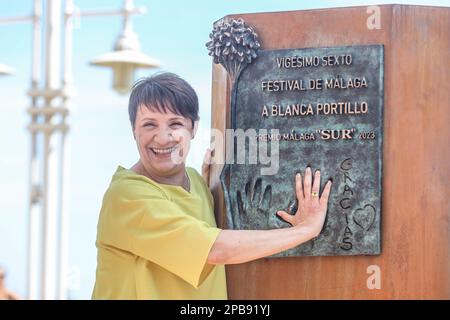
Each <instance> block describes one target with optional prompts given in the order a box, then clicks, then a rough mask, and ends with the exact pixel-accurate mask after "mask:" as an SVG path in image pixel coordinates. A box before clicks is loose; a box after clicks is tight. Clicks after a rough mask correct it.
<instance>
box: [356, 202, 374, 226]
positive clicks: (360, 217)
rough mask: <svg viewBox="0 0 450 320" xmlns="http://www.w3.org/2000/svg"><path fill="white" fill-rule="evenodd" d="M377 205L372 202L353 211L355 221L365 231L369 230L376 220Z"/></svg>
mask: <svg viewBox="0 0 450 320" xmlns="http://www.w3.org/2000/svg"><path fill="white" fill-rule="evenodd" d="M375 213H376V210H375V207H374V206H373V205H371V204H366V205H365V206H364V208H359V209H356V210H355V212H354V213H353V221H354V222H355V223H356V225H357V226H359V227H360V228H361V229H363V230H364V231H368V230H369V229H370V227H372V225H373V223H374V222H375Z"/></svg>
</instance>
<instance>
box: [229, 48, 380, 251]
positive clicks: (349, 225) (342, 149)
mask: <svg viewBox="0 0 450 320" xmlns="http://www.w3.org/2000/svg"><path fill="white" fill-rule="evenodd" d="M383 60H384V51H383V46H382V45H368V46H347V47H332V48H299V49H286V50H260V51H259V52H258V56H257V58H255V59H254V60H253V61H251V63H248V64H247V65H245V67H244V68H242V70H240V71H239V72H237V75H236V77H235V79H234V85H233V92H232V102H231V110H232V129H234V131H233V134H234V135H235V136H234V138H233V139H232V140H230V141H233V142H232V143H233V145H232V146H233V151H232V152H231V157H229V158H228V160H227V164H226V166H225V168H224V172H223V173H222V177H221V178H222V183H223V187H224V191H225V198H226V205H227V220H228V224H229V227H231V228H233V229H272V228H285V227H288V226H289V224H288V223H286V222H284V221H282V220H280V219H279V218H278V217H277V216H276V211H277V210H281V209H282V210H286V211H289V212H292V213H294V212H295V211H296V199H295V193H294V192H295V191H294V175H295V173H297V172H301V173H302V174H303V173H304V170H305V168H306V167H307V166H308V165H310V166H311V168H312V169H313V171H314V170H316V169H320V170H321V174H322V186H321V190H322V188H323V186H324V184H325V183H326V181H327V179H328V178H332V179H333V186H332V191H331V194H330V199H329V205H328V213H327V219H326V221H325V225H324V228H323V230H322V232H321V234H320V235H319V236H318V237H317V238H315V239H313V240H311V241H309V242H307V243H305V244H303V245H300V246H298V247H296V248H293V249H291V250H288V251H285V252H283V253H280V254H278V255H276V257H283V256H305V255H313V256H325V255H377V254H380V251H381V248H380V239H381V236H380V218H381V182H382V180H381V178H382V142H383ZM249 61H250V60H249ZM242 134H244V137H245V142H244V143H243V142H242V139H241V140H240V138H239V137H238V136H239V135H240V136H242ZM264 146H265V147H264ZM261 147H264V148H266V149H264V148H263V149H261ZM252 150H253V151H254V152H256V154H257V161H256V162H255V161H253V162H252V154H251V152H252ZM255 150H256V151H255ZM228 151H229V150H228ZM263 151H266V154H264V152H263ZM243 154H244V155H243ZM239 157H241V159H240V160H241V161H239ZM253 160H254V159H253ZM276 161H278V163H276Z"/></svg>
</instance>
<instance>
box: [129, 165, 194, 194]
mask: <svg viewBox="0 0 450 320" xmlns="http://www.w3.org/2000/svg"><path fill="white" fill-rule="evenodd" d="M131 170H133V171H134V172H136V173H137V174H140V175H143V176H146V177H147V178H150V179H152V180H153V181H156V182H158V183H161V184H169V185H174V186H180V187H182V188H184V189H185V190H186V191H189V189H190V185H189V178H188V176H187V173H186V168H185V166H184V164H183V167H182V170H178V171H177V172H175V173H173V174H171V175H168V176H160V175H157V174H155V173H150V172H149V171H148V170H146V169H145V167H144V165H143V164H142V163H141V162H140V161H138V162H137V163H136V164H135V165H134V166H132V167H131Z"/></svg>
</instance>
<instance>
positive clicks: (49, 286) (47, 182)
mask: <svg viewBox="0 0 450 320" xmlns="http://www.w3.org/2000/svg"><path fill="white" fill-rule="evenodd" d="M60 5H61V1H60V0H48V1H47V25H46V27H47V30H46V31H47V32H46V35H47V38H46V52H45V54H46V55H45V57H46V59H45V67H46V74H45V90H49V91H51V90H56V89H57V88H58V85H59V83H58V82H59V62H60V61H59V57H60V49H61V48H60V36H59V31H60V13H61V8H60ZM55 97H56V95H53V96H48V97H46V98H45V106H46V107H53V99H54V98H55ZM52 117H53V115H46V116H45V117H44V120H45V124H46V125H48V126H51V125H52V120H53V119H52ZM43 133H44V154H43V156H44V166H43V196H44V198H43V205H42V212H43V226H44V227H43V235H42V248H43V254H42V258H43V259H42V270H41V274H42V282H43V286H42V288H41V295H42V299H54V298H55V288H56V284H55V272H56V270H55V259H56V254H55V253H56V250H55V249H56V248H55V243H56V204H57V192H56V191H57V190H56V187H57V185H56V182H57V179H56V174H57V171H56V165H57V162H56V161H57V158H56V153H55V141H54V140H55V137H54V135H53V133H54V130H52V129H50V130H45V131H44V132H43Z"/></svg>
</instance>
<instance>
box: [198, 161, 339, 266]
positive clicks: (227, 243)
mask: <svg viewBox="0 0 450 320" xmlns="http://www.w3.org/2000/svg"><path fill="white" fill-rule="evenodd" d="M319 188H320V171H316V173H315V175H314V184H313V183H312V172H311V168H309V167H308V168H306V171H305V179H304V181H302V177H301V175H300V174H297V175H296V177H295V190H296V196H297V199H298V210H297V212H296V214H295V215H290V214H289V213H287V212H285V211H278V212H277V214H278V215H279V216H280V217H281V218H283V219H284V220H286V221H287V222H289V223H290V224H291V225H292V227H289V228H283V229H272V230H222V231H221V232H220V234H219V236H218V237H217V239H216V241H215V242H214V244H213V246H212V248H211V250H210V252H209V255H208V260H207V262H208V263H209V264H237V263H243V262H248V261H252V260H256V259H259V258H263V257H266V256H270V255H272V254H276V253H279V252H282V251H285V250H288V249H290V248H293V247H296V246H298V245H300V244H302V243H304V242H306V241H308V240H311V239H312V238H314V237H317V236H318V235H319V234H320V231H321V230H322V227H323V224H324V222H325V216H326V212H327V205H328V198H329V195H330V189H331V180H330V181H328V182H327V183H326V185H325V187H324V189H323V192H322V195H321V196H320V197H319Z"/></svg>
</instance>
